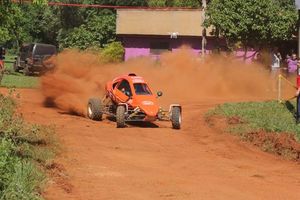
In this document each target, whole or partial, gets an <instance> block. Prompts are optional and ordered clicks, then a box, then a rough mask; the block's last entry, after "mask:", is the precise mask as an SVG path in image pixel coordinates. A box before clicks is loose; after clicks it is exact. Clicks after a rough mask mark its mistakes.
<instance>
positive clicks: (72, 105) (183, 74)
mask: <svg viewBox="0 0 300 200" xmlns="http://www.w3.org/2000/svg"><path fill="white" fill-rule="evenodd" d="M55 64H56V66H57V68H56V70H55V71H54V72H53V73H49V74H47V75H45V76H44V77H42V81H41V92H42V93H43V95H44V96H45V99H47V100H51V101H52V103H54V105H55V106H56V107H58V108H59V109H61V110H63V111H65V112H69V113H76V114H78V115H85V109H86V103H87V101H88V98H90V97H99V98H101V97H102V95H103V92H104V84H105V83H106V82H107V81H109V80H111V79H113V78H114V77H115V76H118V75H121V74H125V73H129V72H134V73H136V74H138V75H141V76H143V77H144V78H145V79H146V80H147V81H148V82H149V84H150V86H151V87H152V89H153V90H154V91H158V90H162V91H163V92H164V97H163V98H162V102H163V103H164V104H166V105H167V103H168V104H169V103H177V102H187V101H188V102H196V101H199V100H203V99H206V100H207V99H218V98H222V99H224V98H227V99H234V98H249V99H251V98H253V99H254V98H256V99H257V98H263V99H272V98H275V93H274V92H272V87H273V83H272V79H271V76H270V73H269V71H268V70H266V69H265V67H262V66H260V65H258V64H245V63H242V62H239V61H236V60H235V59H232V58H230V57H222V56H208V57H207V58H206V59H205V61H203V60H201V59H200V58H199V56H196V55H195V54H193V52H192V51H191V50H190V49H188V48H183V49H181V50H179V51H177V52H173V53H165V54H163V55H162V56H161V59H160V61H159V62H157V61H155V60H153V59H151V58H145V57H144V58H137V59H132V60H129V61H127V62H124V63H121V64H103V63H102V62H101V60H100V58H99V57H98V56H97V55H95V54H93V53H88V52H78V51H75V50H68V51H64V52H62V53H60V54H59V55H58V56H57V58H56V61H55Z"/></svg>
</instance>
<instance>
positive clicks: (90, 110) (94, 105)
mask: <svg viewBox="0 0 300 200" xmlns="http://www.w3.org/2000/svg"><path fill="white" fill-rule="evenodd" d="M102 107H103V106H102V102H101V101H100V99H97V98H91V99H89V102H88V106H87V116H88V118H90V119H92V120H95V121H101V120H102V115H103V112H102Z"/></svg>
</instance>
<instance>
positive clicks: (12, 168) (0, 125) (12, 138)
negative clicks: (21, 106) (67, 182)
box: [0, 94, 58, 200]
mask: <svg viewBox="0 0 300 200" xmlns="http://www.w3.org/2000/svg"><path fill="white" fill-rule="evenodd" d="M16 108H17V103H16V101H15V100H14V99H13V98H12V97H11V95H9V96H3V95H2V94H0V130H1V131H0V199H5V200H28V199H42V197H41V195H40V194H41V192H42V189H43V186H44V184H45V180H46V168H48V166H50V165H51V164H52V159H53V157H54V155H55V153H56V152H57V149H58V148H57V147H58V145H57V142H56V141H55V138H54V129H53V128H52V127H47V126H40V125H31V124H28V123H26V122H25V121H24V120H23V118H22V117H21V115H20V114H18V113H17V112H16Z"/></svg>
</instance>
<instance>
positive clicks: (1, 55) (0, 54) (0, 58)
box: [0, 46, 5, 83]
mask: <svg viewBox="0 0 300 200" xmlns="http://www.w3.org/2000/svg"><path fill="white" fill-rule="evenodd" d="M4 59H5V48H4V47H2V46H0V83H1V81H2V78H3V74H4Z"/></svg>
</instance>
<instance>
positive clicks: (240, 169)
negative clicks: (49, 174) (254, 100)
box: [19, 90, 300, 200]
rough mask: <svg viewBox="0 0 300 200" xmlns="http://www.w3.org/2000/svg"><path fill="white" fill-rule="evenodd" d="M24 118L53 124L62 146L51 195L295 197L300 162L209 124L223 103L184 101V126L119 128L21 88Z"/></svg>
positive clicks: (129, 199)
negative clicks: (66, 111) (212, 113)
mask: <svg viewBox="0 0 300 200" xmlns="http://www.w3.org/2000/svg"><path fill="white" fill-rule="evenodd" d="M19 92H20V94H21V99H20V102H21V112H22V113H23V115H24V117H25V119H26V120H28V121H30V122H35V123H42V124H55V125H56V127H57V132H58V137H59V138H60V139H61V141H62V145H63V150H62V153H61V155H59V157H58V159H57V162H58V163H59V164H60V165H61V166H63V167H62V168H64V169H65V170H63V171H61V174H60V176H61V177H63V181H51V182H50V183H49V185H48V187H47V189H46V191H45V194H44V196H45V198H46V199H49V200H61V199H72V200H77V199H82V200H141V199H145V200H146V199H149V200H154V199H166V200H175V199H178V200H185V199H189V200H190V199H191V200H199V199H222V200H226V199H231V200H232V199H243V200H247V199H255V200H257V199H264V200H266V199H272V200H274V199H288V200H292V199H295V200H296V199H300V166H299V164H297V163H294V162H290V161H286V160H282V159H281V158H279V157H276V156H273V155H270V154H267V153H263V152H261V151H260V150H258V149H257V148H255V147H252V146H251V145H248V144H246V143H243V142H241V141H239V140H238V139H237V138H235V137H233V136H230V135H229V134H226V133H221V132H218V131H216V130H214V129H211V128H210V127H208V125H207V124H206V123H205V121H204V118H203V115H204V113H205V111H207V109H209V108H211V107H213V106H214V105H216V104H218V103H221V102H223V101H225V100H222V101H217V100H210V101H207V100H206V101H202V102H197V103H184V104H183V109H184V113H183V128H182V130H180V131H176V130H172V129H171V128H170V124H169V123H159V124H158V126H159V128H157V127H156V126H152V127H136V126H130V127H128V128H125V129H116V128H115V123H114V122H110V121H108V120H105V121H103V122H93V121H90V120H88V119H85V118H81V117H77V116H71V115H68V114H64V113H60V112H59V111H58V110H55V109H53V108H46V107H44V106H43V105H42V100H43V98H42V96H41V95H40V93H39V92H38V91H35V90H19Z"/></svg>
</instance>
